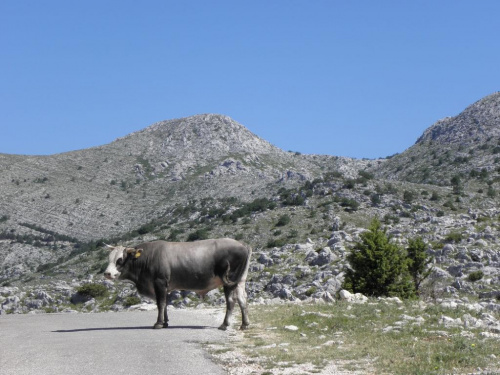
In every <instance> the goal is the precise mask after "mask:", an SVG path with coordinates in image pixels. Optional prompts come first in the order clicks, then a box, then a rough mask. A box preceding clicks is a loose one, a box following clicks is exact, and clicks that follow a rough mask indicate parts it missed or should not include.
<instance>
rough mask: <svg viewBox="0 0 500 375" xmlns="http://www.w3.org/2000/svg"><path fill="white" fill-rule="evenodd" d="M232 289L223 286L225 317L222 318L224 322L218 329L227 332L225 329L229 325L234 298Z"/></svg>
mask: <svg viewBox="0 0 500 375" xmlns="http://www.w3.org/2000/svg"><path fill="white" fill-rule="evenodd" d="M233 291H234V287H232V288H230V287H228V286H224V295H225V296H226V316H225V317H224V322H223V323H222V324H221V326H220V327H219V329H220V330H223V331H225V330H227V327H229V325H230V324H231V322H230V321H231V315H232V314H233V309H234V303H235V301H234V297H233Z"/></svg>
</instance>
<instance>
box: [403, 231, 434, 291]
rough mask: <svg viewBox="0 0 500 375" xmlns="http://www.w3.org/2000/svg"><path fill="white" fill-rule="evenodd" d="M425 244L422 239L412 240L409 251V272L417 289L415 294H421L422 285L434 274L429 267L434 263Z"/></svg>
mask: <svg viewBox="0 0 500 375" xmlns="http://www.w3.org/2000/svg"><path fill="white" fill-rule="evenodd" d="M425 248H426V246H425V242H424V241H423V240H422V238H420V237H418V238H416V239H411V240H410V241H409V245H408V248H407V249H406V250H407V257H408V271H409V272H410V275H411V277H412V279H413V285H414V287H415V292H416V293H417V295H418V294H419V289H420V284H421V283H422V281H424V280H425V279H426V278H427V277H429V275H430V273H431V272H432V267H431V268H429V267H428V265H429V264H430V263H431V262H432V258H430V257H429V256H428V255H427V253H426V250H425Z"/></svg>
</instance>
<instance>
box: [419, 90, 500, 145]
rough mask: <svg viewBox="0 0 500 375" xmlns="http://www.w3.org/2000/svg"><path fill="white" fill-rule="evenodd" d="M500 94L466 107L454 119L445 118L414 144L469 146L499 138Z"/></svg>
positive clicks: (489, 96) (497, 93)
mask: <svg viewBox="0 0 500 375" xmlns="http://www.w3.org/2000/svg"><path fill="white" fill-rule="evenodd" d="M499 124H500V92H496V93H494V94H491V95H488V96H486V97H484V98H482V99H481V100H478V101H477V102H475V103H474V104H472V105H470V106H468V107H467V108H466V109H465V110H464V111H463V112H461V113H460V114H459V115H457V116H455V117H446V118H444V119H441V120H439V121H437V122H436V123H435V124H434V125H432V126H431V127H430V128H428V129H427V130H426V131H425V132H424V133H423V134H422V136H421V137H420V138H419V139H418V140H417V142H416V143H422V142H426V141H433V142H437V143H440V144H457V145H470V144H473V143H477V142H484V141H486V140H487V139H489V138H491V137H500V126H499Z"/></svg>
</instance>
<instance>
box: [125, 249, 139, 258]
mask: <svg viewBox="0 0 500 375" xmlns="http://www.w3.org/2000/svg"><path fill="white" fill-rule="evenodd" d="M125 251H126V253H127V255H132V257H134V258H139V257H140V256H141V254H142V249H134V248H133V247H127V248H126V249H125Z"/></svg>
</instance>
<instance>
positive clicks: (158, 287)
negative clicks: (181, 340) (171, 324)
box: [153, 281, 168, 329]
mask: <svg viewBox="0 0 500 375" xmlns="http://www.w3.org/2000/svg"><path fill="white" fill-rule="evenodd" d="M154 287H155V294H156V305H157V306H158V319H157V320H156V323H155V325H154V326H153V328H154V329H159V328H163V327H168V319H167V288H166V285H164V283H162V282H161V281H156V282H155V286H154Z"/></svg>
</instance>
